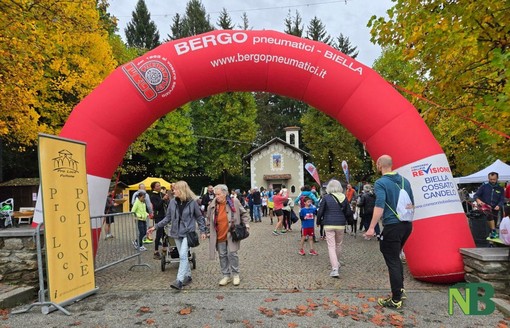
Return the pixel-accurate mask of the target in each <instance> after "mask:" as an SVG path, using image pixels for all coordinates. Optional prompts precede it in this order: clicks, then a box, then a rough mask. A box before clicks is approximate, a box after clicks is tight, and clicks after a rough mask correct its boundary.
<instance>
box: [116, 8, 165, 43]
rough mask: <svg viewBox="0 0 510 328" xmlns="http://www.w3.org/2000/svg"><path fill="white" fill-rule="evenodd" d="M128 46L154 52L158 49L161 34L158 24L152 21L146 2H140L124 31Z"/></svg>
mask: <svg viewBox="0 0 510 328" xmlns="http://www.w3.org/2000/svg"><path fill="white" fill-rule="evenodd" d="M124 33H125V34H126V41H127V44H128V46H130V47H134V48H138V49H145V50H152V49H154V48H156V47H158V46H159V45H160V44H161V43H160V42H159V32H158V28H157V27H156V23H154V21H152V20H151V14H150V13H149V10H148V9H147V5H145V1H144V0H138V2H137V3H136V7H135V10H134V11H133V13H132V18H131V22H129V23H128V24H127V26H126V28H125V29H124Z"/></svg>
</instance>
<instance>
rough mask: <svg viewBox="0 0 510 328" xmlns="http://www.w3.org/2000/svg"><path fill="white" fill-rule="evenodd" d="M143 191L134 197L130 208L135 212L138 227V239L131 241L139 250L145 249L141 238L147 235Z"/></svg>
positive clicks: (146, 214) (147, 215)
mask: <svg viewBox="0 0 510 328" xmlns="http://www.w3.org/2000/svg"><path fill="white" fill-rule="evenodd" d="M146 196H147V194H146V193H145V192H139V193H138V194H137V197H136V199H135V203H134V204H133V207H132V208H131V212H133V213H135V217H136V222H137V227H138V240H134V241H133V246H134V247H135V248H136V249H137V250H139V251H146V250H147V248H145V246H143V239H144V237H145V236H146V235H147V218H148V217H149V213H147V205H146V204H145V198H146Z"/></svg>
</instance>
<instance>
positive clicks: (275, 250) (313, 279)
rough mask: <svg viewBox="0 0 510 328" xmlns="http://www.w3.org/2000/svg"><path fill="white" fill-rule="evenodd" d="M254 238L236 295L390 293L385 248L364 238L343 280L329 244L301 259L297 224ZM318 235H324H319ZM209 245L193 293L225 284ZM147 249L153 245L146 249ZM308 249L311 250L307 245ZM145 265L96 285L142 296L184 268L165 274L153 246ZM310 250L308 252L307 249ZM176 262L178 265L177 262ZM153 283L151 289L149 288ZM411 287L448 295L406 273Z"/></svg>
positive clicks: (119, 270)
mask: <svg viewBox="0 0 510 328" xmlns="http://www.w3.org/2000/svg"><path fill="white" fill-rule="evenodd" d="M250 226H251V229H250V233H251V235H250V237H249V238H248V239H246V240H243V241H242V242H241V250H240V251H239V262H240V269H241V285H240V286H237V287H233V286H231V285H230V286H227V287H226V288H227V289H228V288H235V289H250V290H253V289H271V290H291V289H299V290H316V289H335V290H338V289H340V290H350V289H354V290H355V289H383V290H385V289H386V290H388V292H389V289H390V287H389V281H388V273H387V269H386V265H385V264H384V260H383V257H382V255H381V253H380V252H379V243H378V242H377V241H376V240H375V239H373V240H365V239H364V238H363V236H362V234H361V233H359V232H358V234H357V235H356V236H354V235H351V234H346V235H345V237H344V243H343V249H342V257H341V263H342V266H341V269H340V279H334V278H331V277H329V272H330V265H329V257H328V253H327V245H326V241H319V242H318V243H315V244H314V247H315V249H316V251H317V252H318V253H319V256H310V255H308V254H307V255H306V256H300V255H299V254H298V249H299V239H300V225H299V223H297V224H294V230H293V231H290V232H288V233H286V234H283V235H280V236H274V235H272V233H271V232H272V229H273V227H274V226H272V225H270V224H269V219H268V218H264V219H263V222H261V223H253V222H252V223H250ZM317 230H318V229H317ZM207 243H208V240H206V241H202V242H201V244H200V245H199V246H198V247H197V248H194V249H192V252H193V253H194V255H195V259H196V269H195V270H193V271H192V275H193V284H191V285H190V286H189V287H186V288H188V289H191V290H193V289H217V288H218V282H219V280H220V279H221V273H220V268H219V261H218V259H216V260H215V261H211V260H209V259H208V245H207ZM146 246H147V244H146ZM305 247H306V248H308V244H307V243H306V244H305ZM147 248H148V251H146V252H143V253H142V256H141V262H142V263H144V264H148V265H149V266H150V268H148V267H146V266H137V267H134V268H132V270H129V269H130V268H131V267H132V266H133V264H136V263H137V259H131V260H128V261H126V262H124V263H121V264H117V265H115V266H113V267H110V268H107V269H104V270H101V271H99V272H98V273H97V274H96V279H97V281H96V284H97V286H98V287H99V288H100V289H103V288H104V289H107V290H140V289H160V288H168V289H169V288H170V283H171V282H172V281H173V280H174V279H175V277H176V275H177V268H178V263H168V264H167V265H166V266H165V271H164V272H162V271H161V264H160V261H158V260H154V259H153V250H154V246H153V244H148V246H147ZM306 248H305V249H306ZM172 262H173V261H172ZM148 282H150V283H148ZM405 285H406V288H407V289H409V290H411V289H444V286H438V285H434V284H429V283H424V282H420V281H417V280H415V279H413V278H412V276H411V275H410V273H409V271H408V270H407V269H406V270H405Z"/></svg>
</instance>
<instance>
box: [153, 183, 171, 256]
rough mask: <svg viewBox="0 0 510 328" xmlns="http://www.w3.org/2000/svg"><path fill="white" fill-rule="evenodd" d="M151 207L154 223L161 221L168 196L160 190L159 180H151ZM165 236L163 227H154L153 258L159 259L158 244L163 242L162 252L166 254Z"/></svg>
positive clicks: (164, 213)
mask: <svg viewBox="0 0 510 328" xmlns="http://www.w3.org/2000/svg"><path fill="white" fill-rule="evenodd" d="M150 199H151V204H152V209H153V211H154V216H153V219H154V224H156V223H159V222H161V221H162V220H163V219H164V218H165V215H166V209H167V206H168V200H169V196H168V194H167V193H165V194H163V193H162V192H161V183H160V182H159V181H153V182H152V183H151V194H150ZM164 236H165V227H160V228H158V229H156V238H155V240H154V255H153V258H154V259H155V260H161V254H160V253H159V244H160V243H161V242H163V245H162V246H163V247H162V252H163V254H166V248H167V247H168V245H167V242H166V239H165V238H164Z"/></svg>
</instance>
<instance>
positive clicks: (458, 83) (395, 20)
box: [369, 0, 510, 174]
mask: <svg viewBox="0 0 510 328" xmlns="http://www.w3.org/2000/svg"><path fill="white" fill-rule="evenodd" d="M388 15H389V18H382V17H372V18H371V20H370V22H369V27H371V28H372V30H371V33H372V41H374V42H377V43H378V44H380V45H381V46H383V47H388V46H390V45H395V47H396V48H397V50H396V51H397V52H400V53H401V57H400V59H401V60H403V61H412V62H416V63H417V65H419V66H421V67H422V69H421V70H420V71H419V74H420V78H419V79H416V81H411V83H410V84H409V85H408V86H409V90H411V91H412V92H413V93H415V94H420V95H421V96H422V97H424V98H427V99H428V100H430V101H432V102H434V103H436V104H438V105H439V106H435V105H431V104H430V103H428V104H426V106H427V107H428V109H427V110H426V111H423V112H422V116H423V118H424V119H425V121H426V123H427V124H428V126H429V128H430V129H431V130H432V132H433V133H434V135H435V137H436V138H437V139H438V141H439V143H440V144H441V146H442V147H443V149H444V151H445V153H446V154H447V157H448V158H449V161H450V164H451V165H452V168H453V169H454V173H456V174H467V173H469V172H472V171H473V170H476V169H479V168H480V167H483V166H485V165H488V164H490V163H492V162H493V161H494V160H495V159H496V158H500V159H502V160H504V161H508V160H509V155H508V152H507V151H506V149H508V139H507V138H505V137H503V136H501V135H500V134H499V133H498V132H503V133H504V134H506V135H509V134H510V126H509V125H508V123H507V122H508V119H509V117H510V102H509V101H508V95H509V94H510V92H509V91H510V87H509V84H508V81H509V78H510V61H509V60H508V59H509V58H510V55H509V51H508V48H509V45H510V33H509V30H508V28H509V25H508V24H507V22H508V21H510V11H509V10H508V4H507V3H506V2H505V1H498V0H476V1H475V0H468V1H464V2H462V4H460V3H458V2H457V1H447V2H445V1H439V0H432V1H426V2H424V1H418V0H412V1H403V0H397V1H396V3H395V5H394V7H393V8H391V9H390V10H389V11H388Z"/></svg>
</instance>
